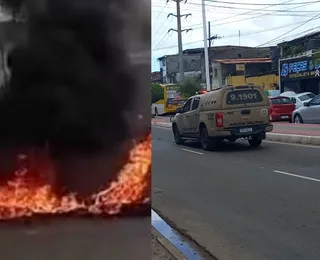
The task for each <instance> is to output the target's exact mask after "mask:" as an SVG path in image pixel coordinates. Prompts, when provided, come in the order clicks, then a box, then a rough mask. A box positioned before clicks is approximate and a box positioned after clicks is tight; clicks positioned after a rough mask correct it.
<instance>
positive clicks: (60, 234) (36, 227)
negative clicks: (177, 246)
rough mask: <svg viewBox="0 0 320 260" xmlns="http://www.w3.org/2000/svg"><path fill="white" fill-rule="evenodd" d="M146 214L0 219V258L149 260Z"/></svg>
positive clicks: (149, 236) (149, 221)
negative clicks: (114, 217)
mask: <svg viewBox="0 0 320 260" xmlns="http://www.w3.org/2000/svg"><path fill="white" fill-rule="evenodd" d="M150 223H151V220H150V217H141V218H133V219H129V218H128V219H114V220H112V219H107V220H102V219H77V218H64V219H56V220H48V221H41V222H40V221H35V222H33V223H29V224H27V225H26V224H23V223H17V222H14V223H10V222H3V223H0V258H1V259H8V260H9V259H10V260H20V259H21V260H44V259H45V260H57V259H59V260H89V259H90V260H108V259H110V260H118V259H119V260H131V259H132V260H138V259H139V260H140V259H141V260H149V259H150V254H151V250H150V240H151V228H150Z"/></svg>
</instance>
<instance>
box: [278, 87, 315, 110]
mask: <svg viewBox="0 0 320 260" xmlns="http://www.w3.org/2000/svg"><path fill="white" fill-rule="evenodd" d="M280 96H282V97H288V98H290V99H291V100H292V101H294V102H295V104H296V109H298V108H300V107H303V103H304V102H308V101H310V100H311V99H312V98H314V97H315V96H316V95H315V94H313V93H312V92H302V93H298V94H296V93H295V92H293V91H286V92H283V93H281V94H280Z"/></svg>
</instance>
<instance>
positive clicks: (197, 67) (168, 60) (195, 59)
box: [158, 45, 271, 87]
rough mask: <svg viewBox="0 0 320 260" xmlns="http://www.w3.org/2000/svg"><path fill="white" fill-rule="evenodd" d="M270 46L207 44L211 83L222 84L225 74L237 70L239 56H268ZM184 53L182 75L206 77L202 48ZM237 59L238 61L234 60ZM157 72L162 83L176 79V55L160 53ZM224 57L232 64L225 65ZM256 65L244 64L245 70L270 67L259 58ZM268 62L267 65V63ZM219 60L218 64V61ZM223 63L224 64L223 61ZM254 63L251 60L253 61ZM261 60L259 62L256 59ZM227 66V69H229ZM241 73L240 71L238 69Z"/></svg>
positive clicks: (260, 69)
mask: <svg viewBox="0 0 320 260" xmlns="http://www.w3.org/2000/svg"><path fill="white" fill-rule="evenodd" d="M270 50H271V48H270V47H261V48H254V47H246V46H232V45H228V46H215V47H210V48H209V70H210V85H211V86H213V87H214V86H219V85H221V84H224V82H225V79H226V77H227V76H229V75H231V74H234V73H238V70H237V69H236V67H237V66H236V65H237V64H238V65H244V63H243V60H241V59H250V58H268V59H269V58H270ZM183 54H184V71H185V77H188V76H189V77H191V76H192V77H197V78H199V79H201V80H202V81H205V66H204V65H205V62H204V60H205V59H204V49H203V48H196V49H187V50H184V51H183ZM237 59H239V61H237ZM158 60H159V62H160V72H161V75H162V80H163V83H174V82H177V81H179V56H178V55H168V56H163V57H160V58H159V59H158ZM223 60H234V61H233V65H234V66H233V65H232V66H231V65H230V64H229V65H226V63H224V62H223ZM261 63H262V64H263V65H261V66H260V65H259V69H258V70H257V69H254V68H253V67H254V66H257V64H258V63H257V62H256V63H254V64H255V65H247V69H246V73H247V74H250V73H251V71H252V70H254V71H255V72H267V71H268V70H270V69H271V68H270V66H271V64H270V63H271V61H269V62H265V61H263V62H261ZM267 63H268V65H267ZM219 64H220V65H219ZM222 64H223V65H222ZM252 64H253V63H252ZM259 64H260V63H259ZM228 69H230V70H228ZM239 73H240V72H239Z"/></svg>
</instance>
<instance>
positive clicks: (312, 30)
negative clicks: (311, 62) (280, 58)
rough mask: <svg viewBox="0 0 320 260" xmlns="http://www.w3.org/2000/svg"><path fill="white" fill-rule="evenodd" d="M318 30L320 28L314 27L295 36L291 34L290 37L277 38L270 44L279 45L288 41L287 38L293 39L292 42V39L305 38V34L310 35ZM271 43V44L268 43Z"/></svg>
mask: <svg viewBox="0 0 320 260" xmlns="http://www.w3.org/2000/svg"><path fill="white" fill-rule="evenodd" d="M319 28H320V26H316V27H313V28H311V29H308V30H305V31H303V32H299V33H296V34H292V35H288V36H284V37H280V38H278V39H276V40H274V41H272V42H277V44H279V43H280V42H281V41H283V40H284V39H288V38H292V37H293V39H292V40H294V39H296V38H297V37H299V36H300V37H303V36H306V35H307V34H310V33H313V32H316V31H315V30H316V29H319ZM307 32H309V33H307ZM289 41H290V40H289ZM270 43H271V42H270Z"/></svg>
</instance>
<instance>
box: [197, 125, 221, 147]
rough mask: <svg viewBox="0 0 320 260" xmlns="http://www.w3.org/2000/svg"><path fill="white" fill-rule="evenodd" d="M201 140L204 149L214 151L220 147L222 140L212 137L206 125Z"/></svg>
mask: <svg viewBox="0 0 320 260" xmlns="http://www.w3.org/2000/svg"><path fill="white" fill-rule="evenodd" d="M200 141H201V146H202V149H203V150H205V151H214V150H216V149H218V148H219V147H220V146H221V144H222V141H221V140H218V139H211V138H210V137H209V134H208V130H207V128H206V127H203V128H202V129H201V132H200Z"/></svg>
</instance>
